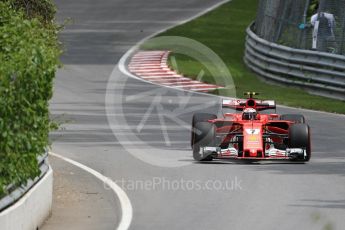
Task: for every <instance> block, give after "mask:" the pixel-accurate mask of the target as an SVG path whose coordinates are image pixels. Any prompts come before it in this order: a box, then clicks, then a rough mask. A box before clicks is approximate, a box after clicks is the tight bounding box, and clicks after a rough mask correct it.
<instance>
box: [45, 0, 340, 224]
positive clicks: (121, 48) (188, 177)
mask: <svg viewBox="0 0 345 230" xmlns="http://www.w3.org/2000/svg"><path fill="white" fill-rule="evenodd" d="M216 2H217V1H210V0H183V1H182V0H174V1H158V0H147V1H142V0H131V1H128V0H101V1H93V0H74V1H67V0H58V1H56V3H57V5H58V7H59V18H60V19H63V18H68V17H70V18H72V21H73V23H72V24H71V25H69V26H68V27H67V28H66V30H65V31H64V32H63V33H62V35H61V38H62V40H63V42H64V44H65V47H66V52H65V54H64V56H63V58H62V61H63V63H64V64H65V67H64V69H62V70H60V71H59V73H58V76H57V79H56V83H55V95H54V98H53V100H52V101H51V109H52V114H53V116H54V117H55V118H56V119H59V120H64V121H66V123H65V124H64V125H63V129H62V130H60V131H59V132H56V133H54V134H53V135H52V139H53V141H54V144H53V151H54V152H56V153H58V154H61V155H63V156H65V157H68V158H71V159H73V160H75V161H78V162H80V163H82V164H84V165H87V166H89V167H90V168H93V169H94V170H96V171H98V172H100V173H102V174H103V175H105V176H107V177H109V178H111V179H112V180H114V181H117V182H119V181H120V182H121V180H122V181H126V182H127V183H126V182H125V183H123V184H122V185H123V189H124V190H125V191H126V192H127V195H128V196H129V198H130V200H131V202H132V205H133V211H134V213H133V221H132V224H131V229H187V228H188V229H265V230H267V229H272V230H273V229H324V228H328V227H331V229H343V227H344V226H345V219H344V216H345V198H344V197H345V178H344V176H345V158H344V154H345V153H344V150H343V144H344V141H343V138H344V137H345V124H344V121H345V119H344V116H339V115H332V114H326V113H317V112H312V111H306V110H298V109H291V108H279V110H278V112H279V113H296V112H297V113H303V114H304V115H305V116H306V118H307V120H308V121H309V124H310V126H311V128H312V134H313V139H312V141H313V156H312V160H311V162H309V163H307V164H285V163H262V164H242V163H235V164H234V163H229V162H214V163H204V164H199V163H195V162H194V161H193V160H192V156H191V151H190V146H189V130H188V129H187V128H186V127H184V126H185V125H186V124H189V123H190V120H191V116H192V113H193V112H196V110H198V109H201V108H203V107H208V108H205V109H206V110H209V111H217V106H216V105H213V106H207V105H208V103H211V105H212V102H214V101H217V99H216V98H215V97H212V96H205V95H200V94H192V95H189V94H186V93H183V92H181V91H176V90H173V89H167V88H160V87H158V86H156V85H152V84H149V83H145V82H142V81H139V80H136V79H133V78H129V77H128V76H126V75H125V74H123V73H121V72H120V71H119V70H118V67H117V66H116V63H118V61H119V60H120V58H121V57H122V56H123V55H124V54H125V52H126V51H127V50H129V49H130V48H131V47H132V46H133V45H135V44H136V43H137V42H139V41H140V40H141V39H143V38H145V37H147V36H149V35H151V34H153V33H155V32H157V31H160V30H162V29H164V28H167V27H169V26H173V25H175V24H177V23H179V22H180V21H181V20H185V19H187V18H189V17H191V16H193V15H196V14H198V13H199V12H201V11H203V10H205V9H207V8H209V7H211V6H212V5H213V4H215V3H216ZM109 79H111V80H110V83H116V84H113V86H114V87H113V88H112V87H109ZM107 87H108V91H107V90H106V89H107ZM109 89H111V90H110V91H109ZM157 90H158V91H157ZM106 92H108V93H107V96H106ZM145 92H146V93H145ZM157 92H158V93H157ZM142 93H144V94H142ZM157 94H158V95H160V96H159V97H158V98H159V100H157V102H158V104H159V106H158V107H155V109H153V110H152V111H151V112H150V113H148V114H149V116H146V114H147V111H148V108H150V106H151V104H152V101H155V100H156V99H157ZM106 98H108V100H106ZM109 98H110V100H109ZM183 98H185V99H183ZM186 98H188V100H187V99H186ZM301 100H303V99H301ZM106 101H107V102H112V103H113V104H107V103H106ZM205 105H206V106H205ZM107 108H111V109H110V110H109V109H107ZM107 111H108V113H107ZM109 111H110V113H109ZM169 111H170V112H169ZM169 113H170V115H171V114H172V115H174V116H173V117H172V116H169ZM174 117H175V118H178V119H174ZM143 118H147V119H144V120H143ZM162 118H163V119H162ZM113 121H115V122H113ZM162 123H163V124H162ZM110 125H111V126H110ZM114 134H115V135H114ZM134 137H135V138H134ZM134 155H135V156H134ZM138 158H141V159H144V160H139V159H138ZM155 159H157V160H156V161H155ZM154 179H155V180H156V182H158V180H161V181H163V180H164V182H165V185H164V186H163V185H157V186H156V187H155V188H153V186H150V184H149V185H148V186H147V187H145V186H144V187H143V186H141V184H140V182H145V181H146V182H147V183H150V181H153V180H154ZM181 179H182V180H183V181H189V182H188V183H190V184H189V185H188V188H186V184H184V185H183V183H179V182H176V181H181ZM215 180H218V182H216V183H220V184H221V185H224V184H226V183H228V187H227V188H226V189H220V187H219V186H218V185H219V184H218V185H217V186H212V185H210V184H208V185H207V188H205V183H207V182H209V181H215ZM130 182H137V186H134V187H133V186H130V184H129V183H130ZM231 182H233V183H234V186H233V187H231V186H229V183H230V185H231ZM236 182H237V186H235V184H236ZM174 183H175V185H173V184H174ZM118 184H119V183H118ZM176 184H177V185H176ZM199 185H200V186H201V187H200V186H199ZM210 186H211V187H210ZM216 187H217V188H216ZM115 219H118V218H114V228H115V226H116V224H117V223H115V222H116V221H115ZM108 226H109V225H108Z"/></svg>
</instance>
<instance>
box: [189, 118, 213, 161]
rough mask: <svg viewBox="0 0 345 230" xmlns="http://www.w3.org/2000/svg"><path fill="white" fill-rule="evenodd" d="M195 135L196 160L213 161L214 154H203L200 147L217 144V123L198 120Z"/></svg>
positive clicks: (194, 153) (194, 149) (194, 150)
mask: <svg viewBox="0 0 345 230" xmlns="http://www.w3.org/2000/svg"><path fill="white" fill-rule="evenodd" d="M194 131H195V132H194V137H193V143H192V146H193V158H194V160H196V161H211V160H212V156H206V157H205V156H202V155H201V154H200V147H213V146H215V136H216V130H215V125H214V124H212V123H209V122H198V123H196V124H195V126H194Z"/></svg>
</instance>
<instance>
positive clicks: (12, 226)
mask: <svg viewBox="0 0 345 230" xmlns="http://www.w3.org/2000/svg"><path fill="white" fill-rule="evenodd" d="M52 202H53V170H52V169H51V168H50V169H49V171H48V172H47V173H46V175H45V176H44V177H43V178H42V179H41V180H40V181H39V182H38V183H37V184H36V185H35V186H34V187H33V188H31V189H30V191H29V192H27V193H26V194H25V195H24V196H23V197H22V198H21V199H20V200H19V201H17V202H16V203H15V204H14V205H12V206H10V207H9V208H7V209H5V210H4V211H2V212H1V213H0V229H1V230H36V229H38V227H40V226H41V225H42V224H43V222H44V221H45V220H46V219H47V218H48V217H49V216H50V213H51V208H52Z"/></svg>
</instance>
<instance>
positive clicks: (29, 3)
mask: <svg viewBox="0 0 345 230" xmlns="http://www.w3.org/2000/svg"><path fill="white" fill-rule="evenodd" d="M1 1H3V2H8V3H9V4H11V6H12V7H13V8H14V9H16V10H22V11H23V12H24V13H25V15H26V16H27V18H29V19H31V18H38V19H40V20H41V21H43V22H44V23H51V22H52V21H53V20H54V17H55V13H56V7H55V5H54V3H53V2H52V1H51V0H1Z"/></svg>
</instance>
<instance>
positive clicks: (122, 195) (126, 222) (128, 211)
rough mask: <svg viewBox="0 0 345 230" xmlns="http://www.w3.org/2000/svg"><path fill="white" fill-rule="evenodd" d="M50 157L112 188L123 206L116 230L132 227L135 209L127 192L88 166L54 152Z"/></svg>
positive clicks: (125, 229)
mask: <svg viewBox="0 0 345 230" xmlns="http://www.w3.org/2000/svg"><path fill="white" fill-rule="evenodd" d="M49 155H51V156H53V157H56V158H59V159H61V160H64V161H66V162H68V163H70V164H72V165H74V166H76V167H78V168H80V169H82V170H84V171H86V172H88V173H90V174H92V175H93V176H95V177H96V178H97V179H99V180H101V181H103V182H104V183H105V184H106V185H107V186H108V187H109V188H111V189H112V190H113V191H114V193H115V194H116V196H117V197H118V199H119V202H120V206H121V219H120V222H119V225H118V226H117V228H116V229H117V230H127V229H128V228H129V226H130V225H131V222H132V219H133V208H132V204H131V201H130V200H129V198H128V196H127V194H126V192H125V191H123V190H122V188H121V187H119V186H118V185H117V184H116V183H115V182H114V181H112V180H111V179H109V178H108V177H106V176H104V175H102V174H100V173H99V172H97V171H96V170H94V169H92V168H89V167H87V166H85V165H83V164H81V163H79V162H76V161H74V160H71V159H69V158H66V157H63V156H61V155H59V154H56V153H52V152H50V153H49Z"/></svg>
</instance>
